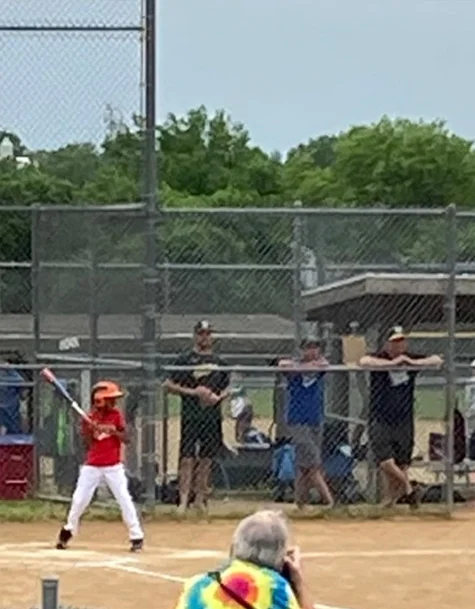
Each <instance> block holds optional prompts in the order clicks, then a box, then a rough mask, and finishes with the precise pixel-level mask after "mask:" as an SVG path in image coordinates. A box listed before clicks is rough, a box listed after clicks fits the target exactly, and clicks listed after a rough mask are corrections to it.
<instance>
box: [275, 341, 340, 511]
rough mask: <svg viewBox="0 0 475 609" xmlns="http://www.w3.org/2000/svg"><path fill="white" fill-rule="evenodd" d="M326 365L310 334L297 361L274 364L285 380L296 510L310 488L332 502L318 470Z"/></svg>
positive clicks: (284, 360) (320, 470) (320, 451)
mask: <svg viewBox="0 0 475 609" xmlns="http://www.w3.org/2000/svg"><path fill="white" fill-rule="evenodd" d="M327 365H328V362H327V360H326V359H325V357H324V356H323V354H322V351H321V344H320V342H319V341H318V340H317V339H315V338H311V337H310V338H306V339H304V340H303V341H302V343H301V345H300V357H299V358H298V359H297V360H292V359H282V360H280V361H279V363H278V366H279V368H280V369H281V370H282V372H283V373H284V374H285V376H286V379H287V403H286V423H287V425H288V430H289V433H290V435H291V437H292V441H293V444H294V446H295V455H296V465H297V478H296V481H295V503H296V506H297V508H298V509H301V508H303V507H304V505H305V504H306V503H308V500H309V495H310V490H311V489H312V488H315V489H317V490H318V492H319V494H320V496H321V498H322V499H323V501H324V502H325V503H326V504H328V505H330V506H332V505H333V497H332V495H331V492H330V489H329V488H328V486H327V483H326V482H325V478H324V473H323V469H322V443H323V423H324V393H325V387H324V376H325V366H327Z"/></svg>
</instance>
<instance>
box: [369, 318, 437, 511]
mask: <svg viewBox="0 0 475 609" xmlns="http://www.w3.org/2000/svg"><path fill="white" fill-rule="evenodd" d="M441 365H442V359H441V358H440V357H439V356H438V355H429V356H426V355H417V354H415V353H410V352H409V351H408V345H407V338H406V335H405V334H404V331H403V329H402V327H400V326H396V327H395V328H393V329H392V330H391V332H390V333H389V335H388V338H387V340H386V343H385V345H384V347H383V349H382V350H381V351H379V352H378V353H374V354H372V355H366V356H364V357H362V358H361V360H360V366H361V367H366V368H372V371H371V373H370V408H369V441H370V445H371V449H372V452H373V454H374V457H375V459H376V461H377V463H378V465H379V467H380V468H381V472H382V473H383V480H384V483H385V490H384V497H383V505H384V506H385V507H390V506H392V505H394V504H395V503H396V502H397V501H398V500H399V499H400V498H401V497H403V496H406V498H407V501H408V503H409V504H410V505H414V504H416V503H417V501H418V493H417V489H413V487H412V486H411V483H410V481H409V477H408V474H407V470H408V469H409V466H410V465H411V461H412V451H413V448H414V390H415V383H416V377H417V374H418V372H419V370H420V369H422V368H434V367H439V366H441ZM412 366H414V367H417V368H418V369H414V370H411V369H410V368H411V367H412ZM398 367H399V368H405V370H398V369H397V368H398ZM408 368H409V370H408Z"/></svg>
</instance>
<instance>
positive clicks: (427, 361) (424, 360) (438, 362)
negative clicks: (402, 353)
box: [406, 354, 444, 368]
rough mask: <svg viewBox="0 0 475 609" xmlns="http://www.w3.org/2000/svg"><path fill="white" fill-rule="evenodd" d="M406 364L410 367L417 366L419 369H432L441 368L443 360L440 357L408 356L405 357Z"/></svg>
mask: <svg viewBox="0 0 475 609" xmlns="http://www.w3.org/2000/svg"><path fill="white" fill-rule="evenodd" d="M406 362H407V363H408V364H409V365H410V366H418V367H420V368H433V367H440V366H442V365H443V363H444V360H443V359H442V358H441V357H440V355H414V354H408V355H407V356H406Z"/></svg>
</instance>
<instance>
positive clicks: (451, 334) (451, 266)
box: [445, 204, 457, 514]
mask: <svg viewBox="0 0 475 609" xmlns="http://www.w3.org/2000/svg"><path fill="white" fill-rule="evenodd" d="M456 264H457V210H456V207H455V205H454V204H451V205H449V206H448V208H447V293H446V304H445V308H446V324H447V350H446V354H445V379H446V385H445V388H446V394H445V403H446V431H445V433H446V438H447V455H446V471H445V473H446V506H447V512H448V513H449V514H451V513H452V511H453V509H454V411H455V407H456V399H457V397H456V391H457V388H456V380H457V379H456V366H455V332H456V322H457V319H456Z"/></svg>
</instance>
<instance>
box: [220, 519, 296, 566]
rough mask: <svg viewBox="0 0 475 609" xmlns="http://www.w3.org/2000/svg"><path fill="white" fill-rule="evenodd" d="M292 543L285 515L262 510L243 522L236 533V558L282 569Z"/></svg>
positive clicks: (234, 556) (234, 545)
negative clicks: (290, 542)
mask: <svg viewBox="0 0 475 609" xmlns="http://www.w3.org/2000/svg"><path fill="white" fill-rule="evenodd" d="M288 544H289V529H288V526H287V521H286V519H285V517H284V515H283V514H282V513H280V512H275V511H272V510H261V511H259V512H256V513H255V514H252V516H248V517H247V518H245V519H244V520H242V521H241V522H240V523H239V525H238V526H237V528H236V530H235V531H234V535H233V542H232V550H231V554H232V556H233V558H237V559H238V560H243V561H246V562H252V563H255V564H257V565H261V566H263V567H270V568H271V569H278V570H279V569H281V567H282V565H283V563H284V560H285V555H286V552H287V549H288Z"/></svg>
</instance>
